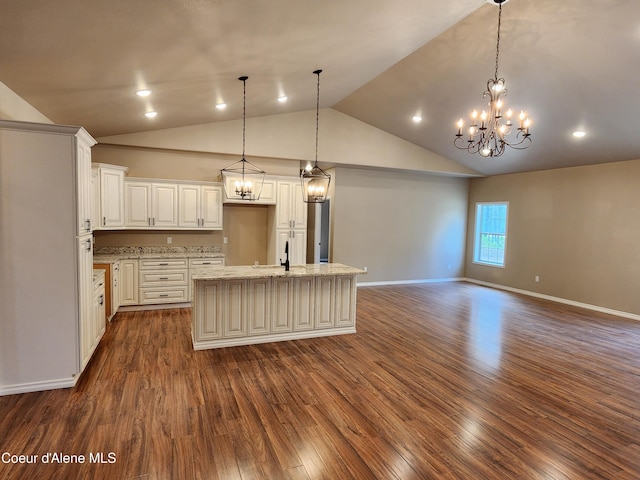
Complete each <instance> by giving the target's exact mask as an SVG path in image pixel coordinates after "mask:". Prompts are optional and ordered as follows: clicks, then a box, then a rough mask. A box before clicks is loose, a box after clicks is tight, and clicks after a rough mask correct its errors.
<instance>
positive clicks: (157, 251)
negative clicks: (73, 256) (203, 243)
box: [93, 246, 224, 263]
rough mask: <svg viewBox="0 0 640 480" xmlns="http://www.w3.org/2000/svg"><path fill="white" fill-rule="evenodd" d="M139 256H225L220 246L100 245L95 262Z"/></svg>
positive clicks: (95, 251)
mask: <svg viewBox="0 0 640 480" xmlns="http://www.w3.org/2000/svg"><path fill="white" fill-rule="evenodd" d="M139 258H224V254H223V253H221V251H220V247H217V246H214V247H209V246H207V247H100V248H96V249H95V250H94V252H93V262H94V263H113V262H117V261H118V260H125V259H139Z"/></svg>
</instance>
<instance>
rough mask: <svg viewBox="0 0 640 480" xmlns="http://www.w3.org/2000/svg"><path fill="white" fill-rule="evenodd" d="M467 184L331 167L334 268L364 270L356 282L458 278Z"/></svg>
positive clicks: (433, 178) (461, 255) (460, 267)
mask: <svg viewBox="0 0 640 480" xmlns="http://www.w3.org/2000/svg"><path fill="white" fill-rule="evenodd" d="M467 196H468V180H467V179H461V178H455V177H446V176H436V175H426V174H416V173H404V172H392V171H380V170H365V169H351V168H337V169H336V171H335V184H334V189H333V192H332V207H333V212H332V215H333V232H332V237H333V238H332V251H333V261H335V262H339V263H345V264H348V265H353V266H356V267H364V266H366V267H368V270H369V273H368V274H367V275H366V276H363V277H361V278H360V281H361V282H386V281H404V280H429V279H443V278H455V277H461V276H462V273H463V269H464V246H465V234H466V217H467Z"/></svg>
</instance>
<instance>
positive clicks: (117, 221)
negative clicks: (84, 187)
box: [92, 163, 129, 230]
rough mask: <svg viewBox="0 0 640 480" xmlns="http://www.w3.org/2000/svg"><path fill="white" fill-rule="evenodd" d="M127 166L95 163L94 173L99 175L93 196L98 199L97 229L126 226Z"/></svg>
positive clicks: (95, 226) (93, 166)
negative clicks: (125, 189)
mask: <svg viewBox="0 0 640 480" xmlns="http://www.w3.org/2000/svg"><path fill="white" fill-rule="evenodd" d="M128 171H129V169H128V168H127V167H121V166H117V165H106V164H103V163H94V164H93V165H92V173H94V175H97V178H96V181H95V182H94V187H95V188H96V190H97V192H96V191H94V194H93V198H94V199H95V200H94V201H97V212H96V213H94V215H96V216H97V219H98V223H96V224H95V225H94V228H96V229H102V230H108V229H112V228H113V229H117V228H122V227H124V177H125V175H126V173H127V172H128Z"/></svg>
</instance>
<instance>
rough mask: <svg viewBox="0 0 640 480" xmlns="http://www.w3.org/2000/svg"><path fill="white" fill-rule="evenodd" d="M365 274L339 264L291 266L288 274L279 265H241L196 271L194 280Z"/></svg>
mask: <svg viewBox="0 0 640 480" xmlns="http://www.w3.org/2000/svg"><path fill="white" fill-rule="evenodd" d="M363 273H366V272H365V271H364V270H361V269H359V268H355V267H350V266H348V265H343V264H341V263H320V264H307V265H292V266H291V269H290V270H289V271H288V272H285V270H284V267H281V266H279V265H243V266H237V267H222V266H221V267H219V268H216V269H215V270H212V269H197V270H195V271H194V277H193V279H194V280H196V281H197V280H232V279H239V278H247V279H251V278H270V277H328V276H334V275H360V274H363Z"/></svg>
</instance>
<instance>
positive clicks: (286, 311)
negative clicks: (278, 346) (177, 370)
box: [192, 265, 361, 350]
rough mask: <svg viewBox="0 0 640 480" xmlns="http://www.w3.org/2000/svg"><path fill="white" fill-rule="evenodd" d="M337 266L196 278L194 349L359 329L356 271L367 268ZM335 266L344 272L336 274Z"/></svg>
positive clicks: (242, 270) (246, 269)
mask: <svg viewBox="0 0 640 480" xmlns="http://www.w3.org/2000/svg"><path fill="white" fill-rule="evenodd" d="M335 267H336V266H335V265H334V266H331V265H330V266H328V267H327V268H324V269H317V268H315V266H309V267H297V270H296V272H295V273H293V272H292V274H285V275H282V273H281V271H280V270H277V269H276V268H275V267H274V270H273V274H271V275H265V274H264V273H261V274H259V275H257V276H256V270H253V268H252V267H251V266H247V267H238V268H237V270H235V271H234V273H233V274H229V273H230V272H226V273H227V275H225V273H221V272H219V273H218V275H215V274H212V275H211V277H210V278H206V277H203V278H200V279H196V280H195V281H194V303H193V311H192V340H193V346H194V348H195V349H196V350H202V349H206V348H220V347H230V346H236V345H250V344H255V343H265V342H272V341H280V340H293V339H299V338H313V337H322V336H329V335H341V334H346V333H355V331H356V323H355V315H356V293H357V292H356V275H357V274H358V273H361V271H360V270H357V269H352V268H350V267H346V266H345V265H338V266H337V268H335ZM334 268H335V271H336V272H342V273H340V274H332V273H331V270H334ZM345 268H346V269H348V270H351V271H350V272H349V273H347V272H346V271H345ZM263 272H264V271H263Z"/></svg>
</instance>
